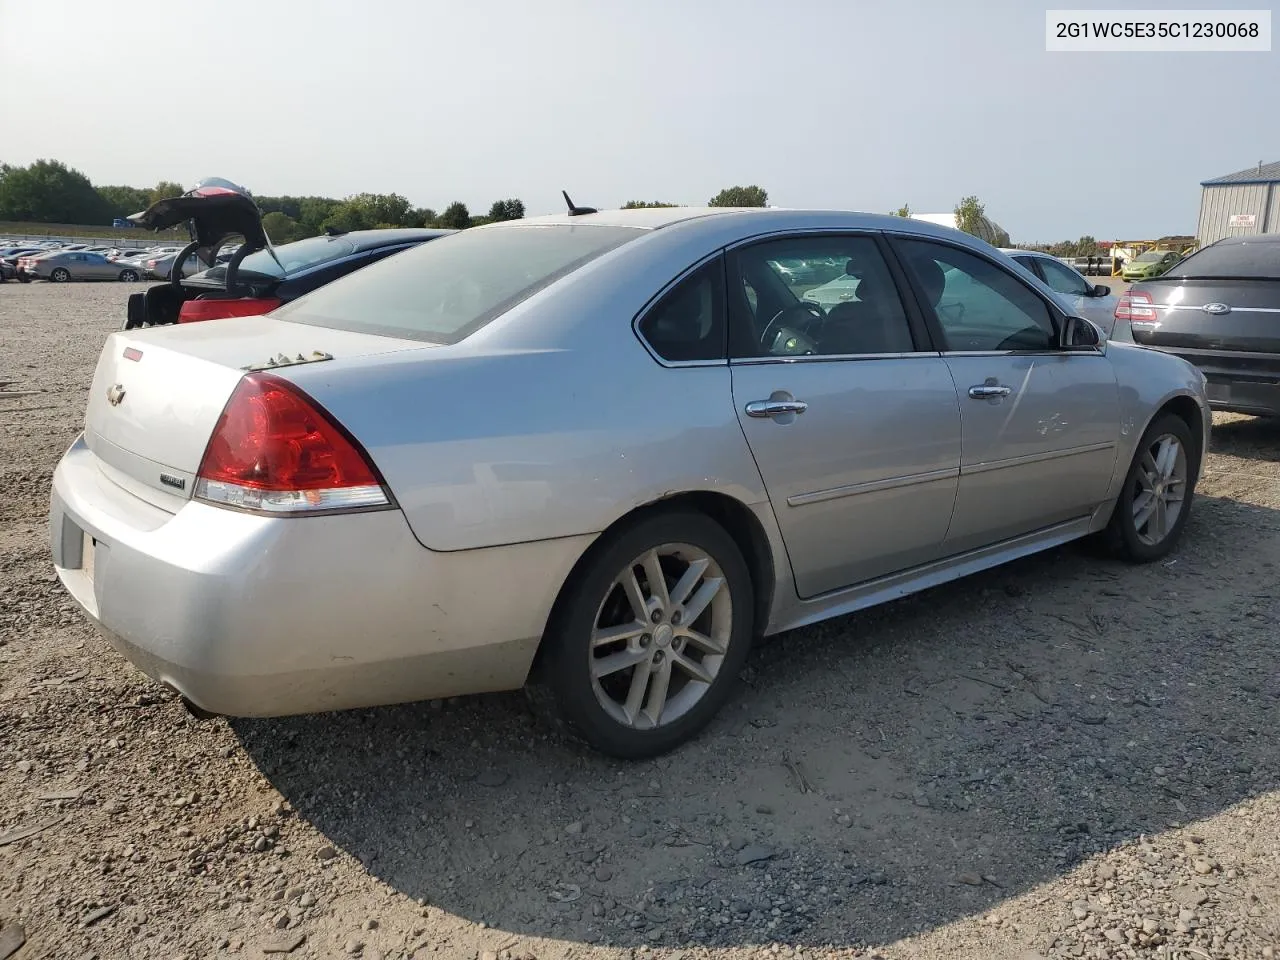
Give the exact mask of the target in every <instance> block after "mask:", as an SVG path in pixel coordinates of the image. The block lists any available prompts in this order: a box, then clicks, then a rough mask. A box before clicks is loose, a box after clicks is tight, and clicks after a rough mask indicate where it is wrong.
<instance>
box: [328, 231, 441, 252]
mask: <svg viewBox="0 0 1280 960" xmlns="http://www.w3.org/2000/svg"><path fill="white" fill-rule="evenodd" d="M453 232H454V231H453V230H438V229H434V228H431V227H401V228H396V229H391V228H387V229H382V230H352V231H350V232H348V233H340V234H338V236H340V237H342V239H344V240H346V241H348V242H349V243H351V244H353V245H354V246H355V248H356V249H357V250H371V249H373V248H375V247H388V246H392V245H393V244H397V243H411V242H413V241H415V240H418V241H421V240H433V239H435V238H436V237H443V236H444V235H445V234H449V233H453ZM322 236H323V234H322Z"/></svg>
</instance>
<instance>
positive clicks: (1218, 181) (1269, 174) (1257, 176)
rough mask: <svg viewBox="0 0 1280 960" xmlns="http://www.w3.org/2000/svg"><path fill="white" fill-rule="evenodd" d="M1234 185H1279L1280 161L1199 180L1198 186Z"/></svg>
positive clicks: (1255, 165)
mask: <svg viewBox="0 0 1280 960" xmlns="http://www.w3.org/2000/svg"><path fill="white" fill-rule="evenodd" d="M1235 183H1280V160H1277V161H1276V162H1275V163H1258V164H1254V165H1253V166H1252V167H1249V168H1248V169H1247V170H1237V171H1236V172H1235V173H1228V174H1225V175H1224V176H1221V177H1214V178H1213V179H1212V180H1201V181H1200V186H1202V187H1218V186H1226V185H1229V184H1235Z"/></svg>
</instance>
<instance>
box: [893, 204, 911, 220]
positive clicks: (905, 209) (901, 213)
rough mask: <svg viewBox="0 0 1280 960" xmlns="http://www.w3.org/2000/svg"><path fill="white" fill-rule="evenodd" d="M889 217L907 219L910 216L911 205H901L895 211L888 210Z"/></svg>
mask: <svg viewBox="0 0 1280 960" xmlns="http://www.w3.org/2000/svg"><path fill="white" fill-rule="evenodd" d="M889 216H891V217H909V216H911V204H909V203H904V204H903V205H902V206H900V207H899V208H898V209H897V210H890V211H889Z"/></svg>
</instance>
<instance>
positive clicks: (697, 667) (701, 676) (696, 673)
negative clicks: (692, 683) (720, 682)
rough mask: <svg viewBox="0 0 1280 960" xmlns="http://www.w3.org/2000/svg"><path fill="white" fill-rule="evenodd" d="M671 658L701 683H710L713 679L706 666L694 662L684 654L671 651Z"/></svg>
mask: <svg viewBox="0 0 1280 960" xmlns="http://www.w3.org/2000/svg"><path fill="white" fill-rule="evenodd" d="M672 658H673V659H674V660H675V662H676V666H678V667H679V668H680V669H681V670H683V671H684V672H685V673H687V674H688V675H689V676H691V677H692V678H693V679H694V680H697V681H699V682H701V683H710V682H711V681H712V680H714V679H715V677H713V676H712V675H711V673H710V671H708V670H707V668H706V667H704V666H703V665H702V664H700V663H694V661H692V660H690V659H689V658H688V657H686V656H685V655H684V654H681V653H673V654H672Z"/></svg>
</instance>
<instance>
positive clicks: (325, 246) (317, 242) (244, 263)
mask: <svg viewBox="0 0 1280 960" xmlns="http://www.w3.org/2000/svg"><path fill="white" fill-rule="evenodd" d="M355 251H356V247H355V244H353V243H352V242H351V241H350V240H344V239H343V238H342V237H310V238H308V239H306V240H298V241H295V242H294V243H286V244H283V245H281V246H279V247H276V248H275V256H274V257H273V256H272V255H271V251H268V250H258V251H256V252H255V253H251V254H249V255H248V256H247V257H245V258H244V259H243V260H241V261H240V269H239V271H238V273H237V276H243V275H244V274H246V273H251V274H254V275H255V276H259V277H271V278H272V279H274V280H281V279H283V278H285V277H287V276H290V275H291V274H294V273H297V272H298V271H299V270H305V269H306V268H307V267H314V266H315V265H316V264H319V263H325V262H327V261H329V260H337V259H338V258H339V257H345V256H347V254H350V253H355ZM221 252H222V251H219V253H221ZM277 259H279V261H280V262H279V263H277V262H276V260H277ZM281 264H283V265H284V267H283V269H282V268H281ZM201 277H202V278H204V279H206V280H225V279H226V278H227V265H226V264H225V263H220V264H218V265H217V266H215V267H213V268H211V269H209V270H207V271H205V272H204V273H203V274H201Z"/></svg>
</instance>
